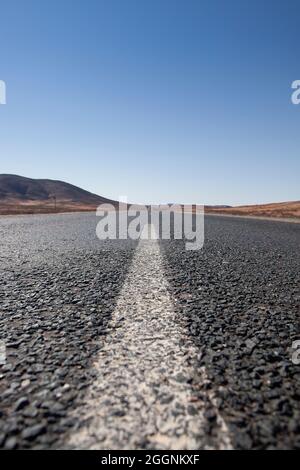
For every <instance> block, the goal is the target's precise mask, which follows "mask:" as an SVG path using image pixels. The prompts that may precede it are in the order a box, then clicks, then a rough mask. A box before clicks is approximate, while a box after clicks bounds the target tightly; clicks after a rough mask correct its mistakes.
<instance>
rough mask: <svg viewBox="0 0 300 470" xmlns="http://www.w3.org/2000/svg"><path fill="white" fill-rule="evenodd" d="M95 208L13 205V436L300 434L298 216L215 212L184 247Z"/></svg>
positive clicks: (9, 431)
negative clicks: (117, 227)
mask: <svg viewBox="0 0 300 470" xmlns="http://www.w3.org/2000/svg"><path fill="white" fill-rule="evenodd" d="M96 223H97V219H96V218H95V217H94V216H93V215H91V214H66V215H59V216H53V215H52V216H50V215H49V216H22V217H2V218H1V219H0V236H1V241H2V243H1V247H0V274H1V278H0V298H1V303H0V323H1V325H0V339H2V340H3V341H4V342H5V344H6V351H7V361H6V364H5V365H2V366H1V365H0V394H1V405H0V447H2V448H6V449H17V448H34V449H39V448H42V449H47V448H64V447H67V448H69V447H72V446H75V447H83V448H95V447H96V448H105V447H106V446H109V447H110V448H130V447H134V448H166V449H168V448H173V447H176V446H178V447H182V448H195V447H196V448H197V447H199V448H228V447H230V446H232V447H233V448H239V449H248V448H250V449H256V448H268V449H270V448H300V424H299V423H300V419H299V418H300V366H299V365H295V364H293V363H292V361H291V355H292V349H291V346H292V342H293V341H295V340H298V339H300V328H299V285H300V283H299V240H300V237H299V235H300V226H299V225H297V224H288V223H276V222H268V221H259V220H255V221H254V220H244V219H232V218H229V217H226V218H222V217H206V236H205V245H204V248H203V249H202V250H201V251H185V249H184V244H183V242H181V241H177V240H176V241H174V240H172V241H161V242H160V243H159V244H157V243H154V242H146V241H145V242H142V241H141V242H140V244H139V245H138V248H136V247H137V243H136V242H130V241H122V242H121V241H115V242H109V241H106V242H100V241H99V240H97V238H96V235H95V228H96ZM158 248H160V251H159V249H158ZM149 338H150V339H149ZM115 348H117V349H116V352H117V353H116V354H112V351H113V350H114V349H115ZM129 353H130V354H129ZM93 410H94V413H93ZM97 423H98V424H97ZM122 429H123V431H122Z"/></svg>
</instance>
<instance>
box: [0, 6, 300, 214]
mask: <svg viewBox="0 0 300 470" xmlns="http://www.w3.org/2000/svg"><path fill="white" fill-rule="evenodd" d="M0 9H1V11H0V14H1V29H0V79H1V80H4V81H5V82H6V85H7V104H6V105H5V106H0V163H1V165H0V173H15V174H21V175H24V176H29V177H33V178H54V179H61V180H64V181H68V182H70V183H73V184H76V185H79V186H81V187H83V188H85V189H88V190H90V191H93V192H96V193H98V194H101V195H103V196H107V197H113V198H118V197H119V196H120V195H127V196H128V199H129V200H130V201H133V202H140V203H142V202H144V203H151V202H152V203H159V202H186V203H192V202H197V203H202V202H203V203H207V204H219V203H221V204H234V205H235V204H244V203H257V202H270V201H284V200H296V199H299V182H298V180H299V172H300V159H299V152H300V132H299V126H300V106H295V105H292V104H291V93H292V91H291V83H292V82H293V81H294V80H296V79H300V63H299V34H300V33H299V17H300V2H299V1H297V0H295V1H294V0H286V1H284V0H282V1H276V0H273V1H271V0H263V1H262V0H260V1H255V0H251V1H246V0H236V1H233V0H226V1H222V0H219V1H216V0H207V1H201V0H195V1H194V0H180V1H176V0H151V1H146V0H110V1H101V0H95V1H94V0H88V1H86V0H85V1H84V0H43V1H40V0H26V2H25V1H24V0H19V1H17V0H10V1H9V2H1V4H0Z"/></svg>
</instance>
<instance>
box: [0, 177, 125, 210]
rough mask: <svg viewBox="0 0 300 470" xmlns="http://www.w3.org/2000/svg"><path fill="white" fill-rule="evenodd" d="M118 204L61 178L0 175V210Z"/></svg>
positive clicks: (72, 207) (85, 208) (68, 208)
mask: <svg viewBox="0 0 300 470" xmlns="http://www.w3.org/2000/svg"><path fill="white" fill-rule="evenodd" d="M103 203H110V204H113V205H115V204H117V203H116V201H112V200H111V199H106V198H104V197H101V196H98V195H96V194H93V193H90V192H89V191H85V190H84V189H81V188H78V187H77V186H74V185H72V184H69V183H65V182H63V181H55V180H49V179H32V178H25V177H23V176H17V175H3V174H2V175H0V214H20V213H22V214H26V213H41V212H66V211H88V210H95V209H96V208H97V207H98V206H99V205H100V204H103Z"/></svg>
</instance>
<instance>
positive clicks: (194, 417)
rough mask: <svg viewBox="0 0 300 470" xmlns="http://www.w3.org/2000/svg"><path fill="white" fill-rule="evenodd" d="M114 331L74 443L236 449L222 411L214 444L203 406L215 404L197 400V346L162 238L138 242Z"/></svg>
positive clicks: (80, 445) (102, 355) (108, 446)
mask: <svg viewBox="0 0 300 470" xmlns="http://www.w3.org/2000/svg"><path fill="white" fill-rule="evenodd" d="M153 229H154V228H153V227H151V230H153ZM110 329H111V332H110V333H109V335H108V336H107V337H106V341H105V344H104V347H103V348H102V349H101V352H100V353H99V355H98V357H97V361H96V363H95V368H96V369H97V374H98V375H97V377H96V379H95V382H94V383H93V385H92V386H91V387H90V389H89V391H88V393H87V397H86V401H85V405H84V407H83V408H82V409H80V410H77V411H76V414H75V416H76V417H77V419H78V422H80V426H79V427H78V429H76V431H74V432H73V433H72V435H71V436H70V438H69V441H68V443H67V444H68V446H71V447H75V448H80V449H139V448H144V447H146V448H152V449H186V450H189V449H190V450H193V449H199V448H211V447H216V448H221V449H229V448H231V443H230V437H229V432H228V429H227V426H226V424H225V422H224V421H223V419H222V418H221V416H220V414H219V413H218V411H217V409H215V411H216V415H217V425H218V432H217V443H216V445H211V443H209V441H208V439H207V435H206V427H205V418H204V412H205V402H207V400H210V405H211V403H212V400H211V397H209V396H208V395H207V400H205V401H199V400H197V399H195V397H194V396H193V386H192V377H193V374H194V366H193V364H194V361H195V359H196V358H197V349H196V347H195V345H194V344H193V342H192V341H191V338H190V337H189V334H188V331H187V329H186V328H185V326H184V322H182V323H181V322H180V321H178V318H177V317H176V314H175V309H174V304H173V301H172V299H171V296H170V294H169V288H168V283H167V280H166V276H165V274H164V265H163V258H162V255H161V253H160V249H159V244H158V242H157V241H156V240H152V241H151V240H140V242H139V245H138V247H137V249H136V252H135V255H134V258H133V261H132V265H131V268H130V270H129V273H128V275H127V278H126V280H125V283H124V285H123V287H122V290H121V292H120V295H119V298H118V301H117V305H116V308H115V310H114V313H113V315H112V320H111V323H110ZM202 372H203V373H204V371H202ZM205 380H206V379H203V384H204V381H205ZM205 390H206V388H205V387H204V389H203V393H208V392H205Z"/></svg>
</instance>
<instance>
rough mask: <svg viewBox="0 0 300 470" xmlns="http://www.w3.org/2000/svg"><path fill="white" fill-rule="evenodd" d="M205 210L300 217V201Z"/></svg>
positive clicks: (241, 214) (233, 213)
mask: <svg viewBox="0 0 300 470" xmlns="http://www.w3.org/2000/svg"><path fill="white" fill-rule="evenodd" d="M205 211H206V212H207V213H210V214H220V215H221V214H224V215H226V214H227V215H239V216H246V217H249V216H250V217H274V218H281V219H282V218H286V219H300V201H289V202H274V203H270V204H255V205H251V206H235V207H226V206H225V207H220V206H219V207H213V206H207V207H206V208H205Z"/></svg>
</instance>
